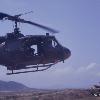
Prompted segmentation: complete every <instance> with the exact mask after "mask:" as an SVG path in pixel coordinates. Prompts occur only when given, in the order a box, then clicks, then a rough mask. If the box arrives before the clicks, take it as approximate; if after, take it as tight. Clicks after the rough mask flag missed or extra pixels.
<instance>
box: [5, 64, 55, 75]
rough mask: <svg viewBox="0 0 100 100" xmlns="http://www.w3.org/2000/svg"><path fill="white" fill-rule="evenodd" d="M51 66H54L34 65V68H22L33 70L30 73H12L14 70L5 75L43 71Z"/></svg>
mask: <svg viewBox="0 0 100 100" xmlns="http://www.w3.org/2000/svg"><path fill="white" fill-rule="evenodd" d="M52 65H54V63H52V64H43V65H36V66H34V65H33V66H31V67H25V68H23V69H33V70H31V71H20V72H14V71H15V70H12V71H11V72H10V73H7V75H12V74H20V73H29V72H38V71H44V70H47V69H49V68H50V67H51V66H52ZM40 68H41V69H40Z"/></svg>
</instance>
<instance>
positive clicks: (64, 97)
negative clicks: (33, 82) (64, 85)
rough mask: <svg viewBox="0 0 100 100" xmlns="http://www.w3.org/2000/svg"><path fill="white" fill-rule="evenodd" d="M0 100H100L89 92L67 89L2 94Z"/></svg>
mask: <svg viewBox="0 0 100 100" xmlns="http://www.w3.org/2000/svg"><path fill="white" fill-rule="evenodd" d="M0 100H100V98H99V97H93V96H91V95H90V93H89V91H88V90H82V89H65V90H50V91H36V92H33V91H29V92H0Z"/></svg>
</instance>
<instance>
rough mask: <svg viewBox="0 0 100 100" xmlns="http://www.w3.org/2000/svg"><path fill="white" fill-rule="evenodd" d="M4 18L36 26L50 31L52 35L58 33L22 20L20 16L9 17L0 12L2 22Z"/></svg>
mask: <svg viewBox="0 0 100 100" xmlns="http://www.w3.org/2000/svg"><path fill="white" fill-rule="evenodd" d="M4 18H5V19H8V20H11V21H16V22H21V23H27V24H30V25H34V26H37V27H39V28H42V29H45V30H47V31H50V32H52V33H58V31H57V30H54V29H52V28H49V27H47V26H44V25H41V24H38V23H35V22H31V21H27V20H24V19H21V18H19V16H11V15H8V14H5V13H2V12H0V20H3V19H4Z"/></svg>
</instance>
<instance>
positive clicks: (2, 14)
mask: <svg viewBox="0 0 100 100" xmlns="http://www.w3.org/2000/svg"><path fill="white" fill-rule="evenodd" d="M7 17H8V18H11V17H13V16H10V15H8V14H5V13H2V12H0V20H3V18H7Z"/></svg>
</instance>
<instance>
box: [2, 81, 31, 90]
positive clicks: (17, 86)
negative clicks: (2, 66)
mask: <svg viewBox="0 0 100 100" xmlns="http://www.w3.org/2000/svg"><path fill="white" fill-rule="evenodd" d="M27 89H29V87H27V86H25V85H23V84H21V83H18V82H14V81H9V82H6V81H1V80H0V91H20V90H27Z"/></svg>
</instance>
